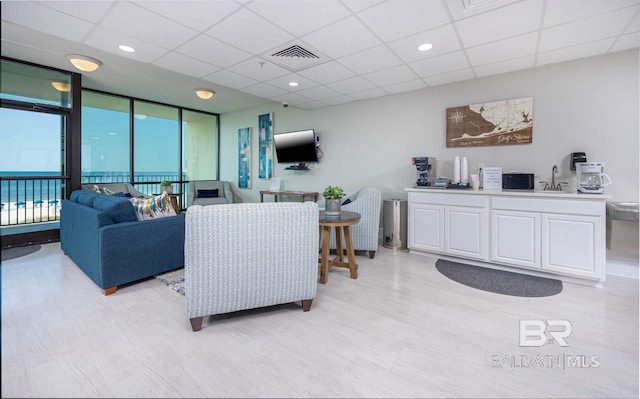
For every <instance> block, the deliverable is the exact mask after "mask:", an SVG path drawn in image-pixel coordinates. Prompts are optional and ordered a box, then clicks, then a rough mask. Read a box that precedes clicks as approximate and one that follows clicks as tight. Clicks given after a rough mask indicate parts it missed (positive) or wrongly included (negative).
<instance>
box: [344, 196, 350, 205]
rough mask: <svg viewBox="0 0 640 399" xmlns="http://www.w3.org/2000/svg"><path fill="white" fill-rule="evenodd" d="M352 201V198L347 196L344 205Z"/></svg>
mask: <svg viewBox="0 0 640 399" xmlns="http://www.w3.org/2000/svg"><path fill="white" fill-rule="evenodd" d="M350 203H351V198H347V199H346V200H344V202H343V203H342V205H347V204H350Z"/></svg>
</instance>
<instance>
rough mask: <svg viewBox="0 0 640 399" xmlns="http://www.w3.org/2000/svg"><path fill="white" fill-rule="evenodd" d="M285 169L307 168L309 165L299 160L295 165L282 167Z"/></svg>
mask: <svg viewBox="0 0 640 399" xmlns="http://www.w3.org/2000/svg"><path fill="white" fill-rule="evenodd" d="M284 169H285V170H309V165H307V164H306V163H304V162H300V163H298V164H297V165H290V166H287V167H286V168H284Z"/></svg>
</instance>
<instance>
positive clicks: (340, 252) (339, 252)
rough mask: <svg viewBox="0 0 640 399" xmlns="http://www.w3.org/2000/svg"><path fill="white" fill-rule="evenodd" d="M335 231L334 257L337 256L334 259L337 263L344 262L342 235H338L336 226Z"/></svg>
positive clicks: (338, 231)
mask: <svg viewBox="0 0 640 399" xmlns="http://www.w3.org/2000/svg"><path fill="white" fill-rule="evenodd" d="M335 230H336V255H338V257H337V258H336V259H337V260H338V262H344V258H343V250H342V235H341V233H340V227H339V226H337V227H336V228H335Z"/></svg>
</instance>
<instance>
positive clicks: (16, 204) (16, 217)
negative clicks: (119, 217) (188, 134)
mask: <svg viewBox="0 0 640 399" xmlns="http://www.w3.org/2000/svg"><path fill="white" fill-rule="evenodd" d="M68 179H69V178H68V177H66V176H0V204H1V205H0V208H1V212H0V226H17V225H25V224H34V223H44V222H52V221H57V220H60V208H61V205H62V200H63V199H64V198H66V195H65V194H66V193H65V190H66V186H67V184H66V182H67V181H68ZM163 180H169V181H171V182H174V183H173V184H172V186H173V192H174V193H185V192H186V189H187V184H188V182H187V181H185V180H184V176H183V180H182V181H180V179H179V176H178V175H175V174H174V175H167V174H158V175H151V174H141V175H134V185H135V187H136V189H137V190H138V191H140V192H142V193H144V194H146V195H153V194H157V193H159V192H160V190H161V188H160V182H161V181H163ZM130 181H131V179H130V175H129V174H117V175H104V174H100V175H98V174H96V175H86V176H82V184H91V183H95V184H97V185H100V183H125V182H130ZM179 201H180V203H179V205H180V207H181V208H184V206H185V201H186V198H185V196H184V195H182V196H181V197H180V199H179Z"/></svg>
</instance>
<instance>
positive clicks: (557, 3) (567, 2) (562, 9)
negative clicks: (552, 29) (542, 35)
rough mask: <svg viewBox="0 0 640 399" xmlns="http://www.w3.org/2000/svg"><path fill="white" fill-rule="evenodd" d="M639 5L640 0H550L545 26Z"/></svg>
mask: <svg viewBox="0 0 640 399" xmlns="http://www.w3.org/2000/svg"><path fill="white" fill-rule="evenodd" d="M633 5H638V0H606V1H603V0H548V1H547V8H546V14H545V17H544V25H543V26H545V27H549V26H554V25H559V24H563V23H565V22H571V21H575V20H578V19H582V18H586V17H591V16H594V15H598V14H603V13H606V12H609V11H613V10H617V9H619V8H624V7H629V6H633Z"/></svg>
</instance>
